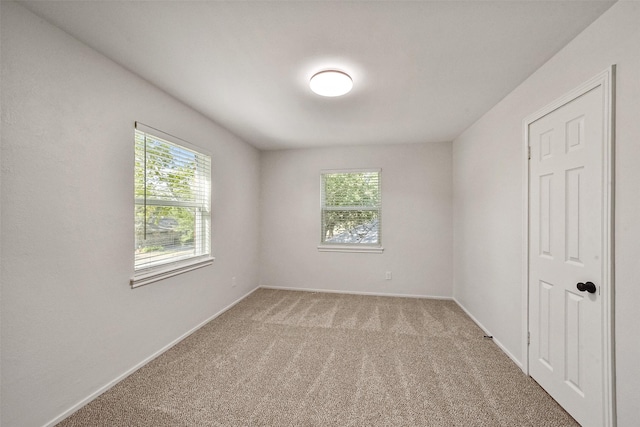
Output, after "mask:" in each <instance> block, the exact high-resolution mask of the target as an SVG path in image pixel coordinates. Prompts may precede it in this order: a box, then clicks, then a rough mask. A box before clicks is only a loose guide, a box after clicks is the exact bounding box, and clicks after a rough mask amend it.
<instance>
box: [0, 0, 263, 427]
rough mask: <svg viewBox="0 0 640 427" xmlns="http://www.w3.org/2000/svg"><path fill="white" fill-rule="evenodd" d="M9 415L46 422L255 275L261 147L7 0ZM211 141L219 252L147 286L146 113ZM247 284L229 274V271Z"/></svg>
mask: <svg viewBox="0 0 640 427" xmlns="http://www.w3.org/2000/svg"><path fill="white" fill-rule="evenodd" d="M1 4H2V6H1V7H2V21H1V23H2V25H1V27H2V29H1V40H2V82H1V84H2V86H1V90H2V193H1V196H2V199H1V202H2V220H3V222H2V230H1V232H2V270H1V271H2V302H1V303H2V306H1V311H2V314H1V315H2V331H1V336H2V354H1V360H2V378H1V383H2V385H1V387H2V389H1V392H2V406H1V409H0V411H1V416H2V421H1V424H2V426H6V427H10V426H20V427H29V426H41V425H44V424H45V423H46V422H48V421H50V420H52V419H53V418H55V417H56V416H58V415H59V414H61V413H63V412H64V411H66V410H67V409H69V408H70V407H71V406H72V405H74V404H75V403H76V402H78V401H80V400H81V399H83V398H85V397H87V396H89V395H90V394H91V393H93V392H94V391H96V390H97V389H99V388H100V387H102V386H104V385H105V384H107V383H108V382H109V381H111V380H113V379H114V378H116V377H118V376H119V375H120V374H122V373H124V372H126V371H127V370H128V369H130V368H131V367H133V366H135V365H136V364H138V363H139V362H141V361H142V360H144V359H145V358H147V357H148V356H150V355H152V354H153V353H154V352H156V351H158V350H159V349H161V348H163V347H164V346H165V345H167V344H169V343H170V342H172V341H173V340H174V339H176V338H178V337H179V336H181V335H182V334H184V333H185V332H187V331H189V330H190V329H192V328H193V327H195V326H196V325H198V324H199V323H200V322H202V321H204V320H205V319H207V318H209V317H211V316H212V315H214V314H215V313H216V312H218V311H219V310H221V309H222V308H223V307H225V306H227V305H228V304H230V303H232V302H233V301H235V300H236V299H238V298H239V297H241V296H243V295H245V294H246V293H247V292H249V291H251V290H252V289H254V288H255V287H256V286H257V284H258V267H257V266H258V259H257V256H258V245H257V241H258V234H259V233H258V199H259V161H260V155H259V152H258V151H257V150H256V149H254V148H252V147H250V146H249V145H247V144H245V143H244V142H241V141H240V140H238V139H237V138H235V137H234V136H232V135H230V134H229V133H227V132H226V131H224V130H222V129H221V128H220V127H218V126H216V125H215V124H213V123H212V122H210V121H209V120H207V119H205V118H204V117H203V116H201V115H199V114H198V113H196V112H194V111H193V110H191V109H189V108H187V107H186V106H184V105H183V104H181V103H179V102H177V101H176V100H175V99H173V98H171V97H170V96H168V95H166V94H165V93H163V92H161V91H159V90H158V89H156V88H155V87H153V86H152V85H150V84H148V83H147V82H145V81H143V80H141V79H140V78H138V77H136V76H134V75H133V74H131V73H129V72H128V71H126V70H125V69H123V68H121V67H120V66H118V65H116V64H115V63H113V62H112V61H110V60H108V59H106V58H105V57H103V56H101V55H100V54H98V53H97V52H95V51H93V50H92V49H90V48H88V47H86V46H85V45H83V44H81V43H80V42H78V41H76V40H75V39H72V38H71V37H69V36H68V35H67V34H65V33H63V32H62V31H60V30H58V29H57V28H55V27H53V26H51V25H49V24H48V23H46V22H44V21H42V20H41V19H39V18H37V17H36V16H35V15H33V14H31V13H30V12H28V11H27V10H26V9H24V8H23V7H22V6H20V5H17V4H14V3H9V2H5V1H2V2H1ZM135 120H140V121H142V122H144V123H146V124H149V125H151V126H156V127H159V128H161V129H163V130H164V131H166V132H168V133H172V134H175V135H178V136H180V137H182V138H183V139H186V140H188V141H190V142H192V143H194V144H196V145H200V146H202V147H204V148H206V149H208V150H210V151H211V152H212V154H213V157H212V160H213V255H214V256H215V257H216V261H215V263H214V264H213V266H209V267H206V268H202V269H199V270H196V271H193V272H189V273H185V274H183V275H179V276H176V277H173V278H170V279H166V280H164V281H162V282H158V283H154V284H151V285H148V286H145V287H142V288H137V289H135V290H132V289H130V287H129V279H130V277H131V276H132V273H133V253H132V249H133V247H134V233H133V123H134V121H135ZM232 276H236V277H237V283H238V284H237V287H235V288H231V277H232Z"/></svg>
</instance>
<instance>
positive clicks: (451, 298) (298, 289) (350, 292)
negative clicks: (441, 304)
mask: <svg viewBox="0 0 640 427" xmlns="http://www.w3.org/2000/svg"><path fill="white" fill-rule="evenodd" d="M259 288H262V289H275V290H280V291H303V292H318V293H326V294H348V295H370V296H377V297H399V298H424V299H441V300H449V301H451V300H453V297H442V296H432V295H412V294H392V293H386V292H359V291H344V290H337V289H309V288H295V287H287V286H266V285H260V286H259Z"/></svg>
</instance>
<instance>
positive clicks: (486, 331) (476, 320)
mask: <svg viewBox="0 0 640 427" xmlns="http://www.w3.org/2000/svg"><path fill="white" fill-rule="evenodd" d="M453 300H454V301H455V303H456V304H458V305H459V306H460V308H461V309H462V310H463V311H464V312H465V313H467V316H469V317H470V318H471V320H473V321H474V322H475V324H476V325H478V326H479V327H480V329H482V330H483V331H484V332H485V334H486V335H489V336H493V334H492V333H491V332H490V331H489V330H488V329H487V328H485V327H484V326H483V325H482V323H480V321H478V319H476V318H475V316H474V315H473V314H471V313H470V312H469V310H467V308H466V307H465V306H464V305H462V304H461V303H460V301H458V300H457V299H456V298H453ZM492 341H493V342H494V343H496V345H497V346H498V348H499V349H500V350H502V352H503V353H504V354H506V355H507V356H509V359H511V360H512V361H513V363H515V364H516V365H518V367H519V368H520V369H522V362H521V361H519V360H518V359H517V358H516V357H515V356H514V355H513V354H512V353H511V352H510V351H509V350H507V348H506V347H505V346H504V345H503V344H502V343H501V342H500V340H498V339H497V338H496V337H493V338H492Z"/></svg>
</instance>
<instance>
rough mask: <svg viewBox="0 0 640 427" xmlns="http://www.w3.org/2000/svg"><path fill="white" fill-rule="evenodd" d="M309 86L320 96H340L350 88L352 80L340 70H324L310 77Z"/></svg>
mask: <svg viewBox="0 0 640 427" xmlns="http://www.w3.org/2000/svg"><path fill="white" fill-rule="evenodd" d="M309 86H310V87H311V90H312V91H314V92H315V93H317V94H318V95H321V96H341V95H344V94H346V93H348V92H349V91H350V90H351V88H352V87H353V80H351V77H350V76H349V75H348V74H347V73H344V72H342V71H338V70H324V71H320V72H318V73H316V74H314V75H313V76H312V77H311V81H310V82H309Z"/></svg>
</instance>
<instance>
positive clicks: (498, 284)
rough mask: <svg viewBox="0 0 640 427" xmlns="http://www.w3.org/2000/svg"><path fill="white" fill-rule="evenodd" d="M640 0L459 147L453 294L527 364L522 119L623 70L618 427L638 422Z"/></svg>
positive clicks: (580, 42) (573, 48) (602, 24)
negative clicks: (523, 323)
mask: <svg viewBox="0 0 640 427" xmlns="http://www.w3.org/2000/svg"><path fill="white" fill-rule="evenodd" d="M639 22H640V3H639V2H630V1H621V2H618V3H616V4H615V5H614V6H613V7H612V8H611V9H609V10H608V11H607V12H605V13H604V14H603V15H602V16H601V17H600V18H599V19H598V20H596V21H595V22H594V23H593V24H592V25H591V26H590V27H589V28H587V29H586V30H585V31H584V32H583V33H581V34H580V35H579V36H578V37H577V38H576V39H574V40H573V41H572V42H571V43H569V44H568V45H567V46H566V47H565V48H564V49H563V50H562V51H560V52H559V53H558V54H557V55H556V56H554V57H553V58H552V59H551V60H550V61H549V62H548V63H547V64H545V65H544V66H543V67H542V68H540V69H539V70H538V71H536V72H535V73H534V74H533V75H532V76H531V77H530V78H529V79H527V80H526V81H525V82H524V83H523V84H522V85H520V86H519V87H518V88H517V89H516V90H515V91H513V92H512V93H511V94H510V95H509V96H507V97H506V98H505V99H504V100H503V101H502V102H500V103H499V104H498V105H497V106H496V107H494V108H493V109H492V110H491V111H489V112H488V113H487V114H486V115H485V116H484V117H483V118H482V119H481V120H480V121H478V122H477V123H476V124H475V125H473V126H472V127H471V128H469V129H468V130H467V131H466V132H465V133H463V134H462V135H461V136H460V137H459V138H457V139H456V140H455V141H454V146H453V193H454V212H455V219H454V295H455V298H456V299H457V300H459V301H460V302H461V303H462V304H463V305H464V306H465V307H466V308H467V309H468V310H469V311H470V312H471V313H472V314H473V315H474V316H475V317H476V318H477V319H478V320H479V321H480V322H481V323H482V324H483V325H485V326H486V327H487V329H489V330H490V331H491V333H492V334H493V335H494V336H495V337H496V339H498V340H499V341H500V342H501V343H502V344H503V345H504V346H505V347H506V348H507V350H508V351H509V352H511V353H512V354H513V355H514V356H515V358H517V359H520V360H522V342H521V338H522V330H521V319H522V316H523V314H522V307H521V305H522V304H521V292H522V284H521V277H522V276H521V275H522V272H521V266H522V261H523V256H524V254H523V247H522V245H523V241H522V218H523V213H522V200H523V197H524V191H523V186H522V155H523V152H522V147H523V143H522V134H523V130H522V126H523V124H522V121H523V120H524V119H525V117H527V116H528V115H530V114H532V113H534V112H536V111H537V110H539V109H540V108H542V107H544V106H545V105H547V104H549V103H551V102H552V101H554V100H555V99H557V98H559V97H560V96H562V95H563V94H565V93H567V92H569V91H571V90H572V89H574V88H575V87H577V86H579V85H580V84H581V83H583V82H585V81H587V80H589V79H590V78H592V77H594V76H595V75H597V74H598V73H600V72H601V71H604V70H605V69H606V68H608V67H610V66H611V65H612V64H617V71H616V73H617V77H616V80H617V91H616V98H617V101H616V144H615V147H616V148H615V149H616V160H615V180H616V182H615V186H616V188H615V220H616V230H615V276H616V277H615V287H614V292H615V326H616V334H615V340H616V348H615V350H616V362H617V374H616V381H617V398H618V407H617V409H618V416H619V419H618V425H619V426H623V427H624V426H632V425H636V424H637V420H638V419H640V407H639V406H638V405H637V402H638V401H640V370H639V369H638V368H637V360H638V359H639V358H640V341H639V340H638V333H637V325H638V324H639V323H640V311H638V309H637V304H636V302H637V300H638V297H637V289H638V277H640V263H638V258H640V249H639V247H638V240H639V237H640V222H638V212H640V172H639V169H638V167H637V165H638V162H639V161H640V144H638V141H639V140H640V120H638V108H639V107H640V79H638V76H639V75H640V55H639V52H640V25H638V23H639Z"/></svg>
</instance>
